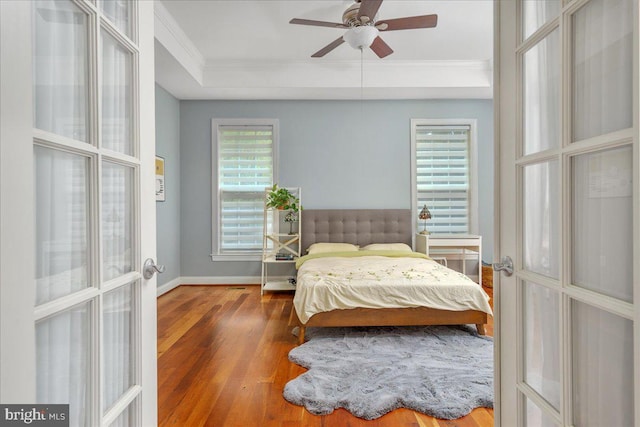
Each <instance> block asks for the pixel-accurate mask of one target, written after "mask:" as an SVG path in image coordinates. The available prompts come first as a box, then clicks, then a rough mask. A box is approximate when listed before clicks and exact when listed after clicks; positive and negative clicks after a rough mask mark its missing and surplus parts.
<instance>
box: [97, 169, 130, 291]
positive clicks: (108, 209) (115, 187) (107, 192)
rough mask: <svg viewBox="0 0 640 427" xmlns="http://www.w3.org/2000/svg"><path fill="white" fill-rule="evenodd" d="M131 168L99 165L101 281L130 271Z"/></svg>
mask: <svg viewBox="0 0 640 427" xmlns="http://www.w3.org/2000/svg"><path fill="white" fill-rule="evenodd" d="M132 191H133V169H132V168H129V167H127V166H121V165H117V164H115V163H109V162H104V163H103V164H102V242H103V244H102V247H103V254H102V256H103V260H102V266H103V267H102V279H103V280H110V279H113V278H115V277H118V276H121V275H123V274H125V273H128V272H130V271H131V270H132V269H133V264H132V256H133V255H132V243H133V236H132V232H133V230H132V220H133V214H132V208H133V199H132V197H133V194H132Z"/></svg>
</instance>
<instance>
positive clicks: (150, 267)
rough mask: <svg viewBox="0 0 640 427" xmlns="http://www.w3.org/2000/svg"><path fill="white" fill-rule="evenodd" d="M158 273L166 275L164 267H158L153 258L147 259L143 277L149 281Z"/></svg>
mask: <svg viewBox="0 0 640 427" xmlns="http://www.w3.org/2000/svg"><path fill="white" fill-rule="evenodd" d="M156 273H164V265H156V263H155V262H153V258H147V260H146V261H145V262H144V265H143V266H142V276H143V277H144V278H145V279H147V280H148V279H151V278H152V277H153V275H154V274H156Z"/></svg>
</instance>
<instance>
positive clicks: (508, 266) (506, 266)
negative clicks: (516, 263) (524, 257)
mask: <svg viewBox="0 0 640 427" xmlns="http://www.w3.org/2000/svg"><path fill="white" fill-rule="evenodd" d="M493 270H494V271H504V274H505V276H511V275H512V274H513V261H512V260H511V257H510V256H509V255H506V256H503V257H502V260H500V262H495V263H493Z"/></svg>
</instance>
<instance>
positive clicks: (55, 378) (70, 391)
mask: <svg viewBox="0 0 640 427" xmlns="http://www.w3.org/2000/svg"><path fill="white" fill-rule="evenodd" d="M91 317H92V316H91V306H90V303H85V304H81V305H78V306H75V307H73V308H71V309H70V310H66V311H64V312H62V313H60V314H57V315H55V316H52V317H49V318H47V319H44V320H42V321H40V322H38V323H37V324H36V401H37V403H43V404H56V403H61V404H69V421H70V425H71V426H86V425H88V418H87V404H88V399H89V390H90V384H91V377H90V362H89V361H90V350H89V349H90V339H89V330H90V327H91Z"/></svg>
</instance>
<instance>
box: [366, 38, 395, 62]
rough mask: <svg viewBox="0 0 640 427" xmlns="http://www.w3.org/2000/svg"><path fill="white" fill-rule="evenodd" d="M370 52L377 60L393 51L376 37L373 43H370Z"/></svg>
mask: <svg viewBox="0 0 640 427" xmlns="http://www.w3.org/2000/svg"><path fill="white" fill-rule="evenodd" d="M371 50H372V51H374V52H375V54H376V55H378V57H379V58H384V57H385V56H389V55H391V54H392V53H393V49H391V47H389V45H388V44H386V43H385V42H384V40H382V39H381V38H380V36H378V37H376V38H375V40H374V41H373V43H371Z"/></svg>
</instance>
